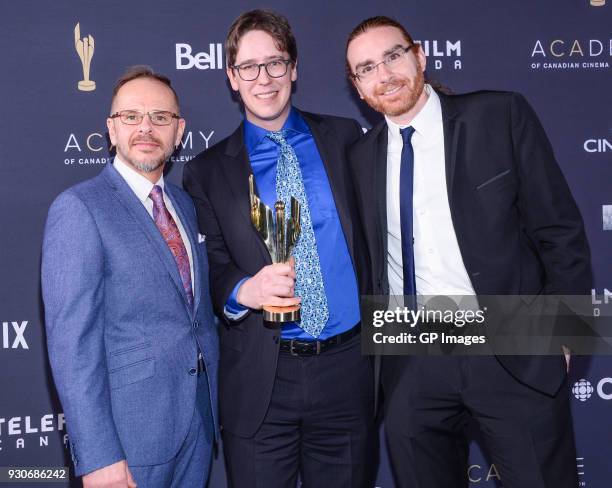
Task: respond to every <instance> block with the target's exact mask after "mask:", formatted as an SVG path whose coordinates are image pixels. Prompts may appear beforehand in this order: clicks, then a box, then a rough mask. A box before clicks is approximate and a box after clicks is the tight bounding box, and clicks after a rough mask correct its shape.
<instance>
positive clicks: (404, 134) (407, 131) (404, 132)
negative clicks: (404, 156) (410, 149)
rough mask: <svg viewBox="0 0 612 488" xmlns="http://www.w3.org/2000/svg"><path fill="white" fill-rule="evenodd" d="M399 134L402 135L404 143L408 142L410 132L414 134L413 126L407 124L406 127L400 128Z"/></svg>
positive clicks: (410, 136) (410, 135)
mask: <svg viewBox="0 0 612 488" xmlns="http://www.w3.org/2000/svg"><path fill="white" fill-rule="evenodd" d="M400 134H401V135H402V139H403V140H404V144H410V140H411V139H412V134H414V127H412V126H411V125H409V126H408V127H404V128H403V129H400Z"/></svg>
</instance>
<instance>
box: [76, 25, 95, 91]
mask: <svg viewBox="0 0 612 488" xmlns="http://www.w3.org/2000/svg"><path fill="white" fill-rule="evenodd" d="M74 47H75V48H76V52H77V54H78V55H79V58H81V65H82V66H83V79H82V80H81V81H79V83H78V84H77V87H78V89H79V90H81V91H93V90H95V89H96V82H95V81H92V80H90V79H89V68H90V66H91V58H93V55H94V50H95V43H94V38H93V37H91V36H90V35H89V36H85V37H83V39H81V27H80V26H79V23H78V22H77V25H76V26H75V27H74Z"/></svg>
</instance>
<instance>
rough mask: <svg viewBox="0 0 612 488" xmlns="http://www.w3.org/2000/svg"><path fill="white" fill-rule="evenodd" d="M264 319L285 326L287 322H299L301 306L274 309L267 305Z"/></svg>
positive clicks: (264, 310) (264, 309)
mask: <svg viewBox="0 0 612 488" xmlns="http://www.w3.org/2000/svg"><path fill="white" fill-rule="evenodd" d="M263 319H264V320H265V321H266V322H273V323H276V324H284V323H286V322H297V321H298V320H300V306H299V305H295V306H293V307H273V306H270V305H266V306H264V308H263Z"/></svg>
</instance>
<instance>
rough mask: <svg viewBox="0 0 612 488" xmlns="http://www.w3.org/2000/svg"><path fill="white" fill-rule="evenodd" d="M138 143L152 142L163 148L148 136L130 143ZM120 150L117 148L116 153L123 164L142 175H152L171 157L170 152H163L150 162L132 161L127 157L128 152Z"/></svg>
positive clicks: (132, 159)
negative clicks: (140, 172)
mask: <svg viewBox="0 0 612 488" xmlns="http://www.w3.org/2000/svg"><path fill="white" fill-rule="evenodd" d="M138 141H152V142H156V143H157V144H159V146H160V147H163V146H162V144H161V142H160V141H159V140H157V139H155V138H154V137H150V136H148V137H147V136H145V137H140V138H135V139H134V140H133V141H131V143H132V144H133V143H136V142H138ZM121 149H122V148H121V147H117V153H120V157H121V159H122V160H124V162H125V163H127V164H129V165H130V166H132V167H134V168H135V169H137V170H139V171H142V172H143V173H152V172H154V171H156V170H157V169H159V168H160V167H161V166H163V165H164V163H165V162H166V161H167V160H168V158H170V156H171V155H172V152H171V151H165V152H164V154H163V155H162V156H161V157H158V158H154V159H150V160H148V159H134V158H131V157H129V151H122V150H121ZM166 153H167V154H166ZM145 158H146V157H145Z"/></svg>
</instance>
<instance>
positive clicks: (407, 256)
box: [399, 127, 416, 306]
mask: <svg viewBox="0 0 612 488" xmlns="http://www.w3.org/2000/svg"><path fill="white" fill-rule="evenodd" d="M400 133H401V135H402V139H403V140H404V146H403V148H402V160H401V166H400V193H399V196H400V222H401V231H402V264H403V268H404V295H410V296H415V295H416V280H415V276H414V245H413V244H414V235H413V226H412V194H413V187H414V150H413V149H412V143H411V142H410V141H411V139H412V134H414V128H413V127H406V128H404V129H400ZM410 304H414V300H408V303H406V305H407V306H409V305H410Z"/></svg>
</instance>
